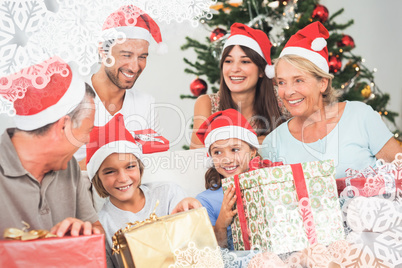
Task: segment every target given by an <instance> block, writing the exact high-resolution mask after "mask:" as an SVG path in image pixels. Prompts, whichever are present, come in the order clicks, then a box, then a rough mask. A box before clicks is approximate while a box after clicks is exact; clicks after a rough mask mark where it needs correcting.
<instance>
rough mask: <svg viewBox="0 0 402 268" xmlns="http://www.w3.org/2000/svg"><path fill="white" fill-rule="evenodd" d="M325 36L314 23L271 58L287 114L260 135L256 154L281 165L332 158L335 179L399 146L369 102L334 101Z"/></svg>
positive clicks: (389, 154)
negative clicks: (287, 118) (282, 121)
mask: <svg viewBox="0 0 402 268" xmlns="http://www.w3.org/2000/svg"><path fill="white" fill-rule="evenodd" d="M328 36H329V34H328V31H327V29H325V27H324V26H323V25H322V24H321V23H320V22H314V23H312V24H310V25H308V26H306V27H305V28H304V29H302V30H300V31H298V32H297V33H296V34H295V35H293V36H292V37H291V38H290V40H289V41H288V43H287V44H286V46H285V48H284V49H283V51H282V52H281V54H280V56H279V58H278V59H277V60H276V62H275V79H276V82H277V84H278V95H279V97H280V98H281V99H282V101H283V103H284V105H285V107H286V108H287V110H288V111H289V112H290V114H291V115H292V118H291V119H289V120H288V121H287V122H286V123H284V124H282V125H281V126H279V127H278V128H277V129H275V130H274V131H273V132H271V133H270V134H269V135H268V136H267V137H266V139H265V140H264V142H263V145H262V150H261V154H262V156H263V157H264V158H268V159H271V160H273V161H275V160H281V161H283V162H284V163H286V164H292V163H300V162H306V161H316V160H326V159H333V160H335V165H336V177H337V178H341V177H344V176H345V170H346V169H348V168H353V169H357V170H360V169H364V168H366V167H368V166H375V164H376V160H377V159H383V160H385V161H392V160H393V159H394V157H395V155H396V154H397V153H398V152H402V149H401V147H400V146H399V144H398V143H397V141H396V140H395V139H394V138H393V135H392V133H391V132H390V131H389V130H388V128H387V127H386V125H385V124H384V122H383V121H382V120H381V117H380V115H379V114H378V113H377V112H375V111H374V110H373V109H372V108H371V107H370V106H368V105H366V104H364V103H362V102H357V101H345V102H337V96H336V95H337V94H336V93H335V92H336V91H335V90H334V89H333V88H332V86H331V83H332V78H333V76H332V75H331V74H329V71H328V70H329V67H328V49H327V47H326V41H325V39H326V38H328Z"/></svg>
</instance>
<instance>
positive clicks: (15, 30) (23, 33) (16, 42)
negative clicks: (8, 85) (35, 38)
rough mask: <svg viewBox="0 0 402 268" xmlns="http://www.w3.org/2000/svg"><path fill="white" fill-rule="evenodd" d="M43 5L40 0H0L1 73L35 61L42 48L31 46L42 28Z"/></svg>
mask: <svg viewBox="0 0 402 268" xmlns="http://www.w3.org/2000/svg"><path fill="white" fill-rule="evenodd" d="M45 14H46V7H45V5H44V3H43V1H41V0H30V1H15V0H13V1H2V2H1V4H0V18H1V19H0V77H1V76H5V75H8V74H12V73H15V72H17V71H19V70H21V69H22V68H25V67H28V66H29V65H32V64H34V63H35V62H34V59H36V55H38V54H39V55H41V54H43V52H41V51H40V49H37V48H36V47H35V46H32V44H31V42H30V39H31V37H32V35H33V34H34V33H35V32H37V31H38V30H39V29H41V26H42V22H43V17H44V16H45Z"/></svg>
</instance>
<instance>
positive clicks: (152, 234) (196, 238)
mask: <svg viewBox="0 0 402 268" xmlns="http://www.w3.org/2000/svg"><path fill="white" fill-rule="evenodd" d="M113 243H114V249H113V250H114V252H115V253H116V254H117V259H118V262H119V266H120V267H125V268H128V267H136V268H142V267H146V268H148V267H169V266H170V267H183V266H184V267H185V266H187V265H188V266H192V265H194V264H197V267H223V260H222V256H221V253H220V250H219V247H218V244H217V242H216V237H215V233H214V231H213V228H212V225H211V221H210V220H209V217H208V213H207V211H206V209H205V208H204V207H201V208H198V209H192V210H189V211H185V212H181V213H177V214H174V215H168V216H164V217H160V218H157V217H156V216H155V215H152V214H151V217H150V219H147V220H145V221H144V222H138V223H134V224H128V226H127V227H126V228H123V229H121V230H119V231H118V232H116V234H115V235H114V237H113ZM203 263H205V266H203V265H202V264H203ZM210 265H212V266H210Z"/></svg>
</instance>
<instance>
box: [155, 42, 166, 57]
mask: <svg viewBox="0 0 402 268" xmlns="http://www.w3.org/2000/svg"><path fill="white" fill-rule="evenodd" d="M168 51H169V49H168V46H167V45H166V44H165V43H163V42H160V43H159V44H158V47H157V48H156V53H157V54H158V55H165V54H167V53H168Z"/></svg>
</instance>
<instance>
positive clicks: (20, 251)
mask: <svg viewBox="0 0 402 268" xmlns="http://www.w3.org/2000/svg"><path fill="white" fill-rule="evenodd" d="M0 256H1V257H0V267H7V268H14V267H15V268H16V267H41V268H46V267H66V268H67V267H69V268H70V267H94V268H97V267H106V250H105V237H104V235H90V236H78V237H71V236H66V237H61V238H46V239H37V240H29V241H20V240H0Z"/></svg>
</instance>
